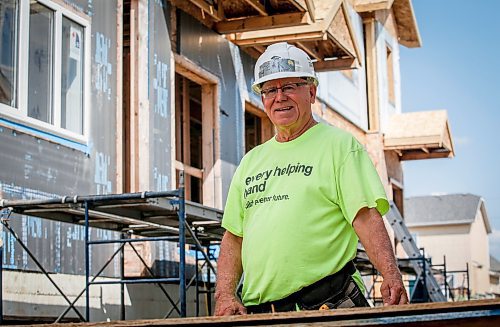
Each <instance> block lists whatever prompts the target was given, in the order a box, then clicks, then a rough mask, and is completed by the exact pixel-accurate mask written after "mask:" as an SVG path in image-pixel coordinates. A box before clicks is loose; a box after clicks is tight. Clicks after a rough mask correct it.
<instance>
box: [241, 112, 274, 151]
mask: <svg viewBox="0 0 500 327" xmlns="http://www.w3.org/2000/svg"><path fill="white" fill-rule="evenodd" d="M273 135H274V127H273V124H272V123H271V120H269V118H268V117H267V115H266V113H265V112H264V111H263V110H260V109H258V108H256V107H254V106H252V105H251V104H249V103H247V104H246V106H245V153H246V152H248V151H250V150H252V149H253V148H255V147H256V146H257V145H259V144H262V143H264V142H266V141H267V140H269V139H270V138H271V137H273Z"/></svg>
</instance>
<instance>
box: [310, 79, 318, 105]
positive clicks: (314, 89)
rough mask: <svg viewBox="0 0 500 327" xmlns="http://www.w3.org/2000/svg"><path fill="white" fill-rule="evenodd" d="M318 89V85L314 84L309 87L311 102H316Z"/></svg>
mask: <svg viewBox="0 0 500 327" xmlns="http://www.w3.org/2000/svg"><path fill="white" fill-rule="evenodd" d="M317 91H318V87H317V86H316V85H314V84H312V85H311V87H309V95H310V96H311V103H315V102H316V92H317Z"/></svg>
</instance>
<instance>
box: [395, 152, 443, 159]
mask: <svg viewBox="0 0 500 327" xmlns="http://www.w3.org/2000/svg"><path fill="white" fill-rule="evenodd" d="M450 157H452V155H451V152H431V153H425V152H422V151H411V152H403V155H402V156H401V160H424V159H439V158H450Z"/></svg>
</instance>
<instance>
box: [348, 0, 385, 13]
mask: <svg viewBox="0 0 500 327" xmlns="http://www.w3.org/2000/svg"><path fill="white" fill-rule="evenodd" d="M393 2H394V0H355V1H354V9H355V10H356V11H357V12H360V13H361V12H369V11H375V10H385V9H391V7H392V3H393Z"/></svg>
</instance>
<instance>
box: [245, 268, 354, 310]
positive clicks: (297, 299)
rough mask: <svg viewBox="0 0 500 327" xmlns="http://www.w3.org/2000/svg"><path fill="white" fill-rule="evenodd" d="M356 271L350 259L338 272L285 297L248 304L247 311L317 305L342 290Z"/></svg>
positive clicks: (292, 308)
mask: <svg viewBox="0 0 500 327" xmlns="http://www.w3.org/2000/svg"><path fill="white" fill-rule="evenodd" d="M355 272H356V267H355V266H354V263H353V262H352V261H349V262H348V263H347V264H346V265H345V266H344V267H343V268H342V269H340V270H339V271H337V272H336V273H334V274H332V275H329V276H326V277H324V278H322V279H320V280H318V281H317V282H315V283H313V284H311V285H309V286H306V287H304V288H302V289H301V290H298V291H297V292H295V293H292V294H290V295H288V296H287V297H285V298H283V299H280V300H276V301H271V302H266V303H261V304H258V305H249V306H247V307H246V308H247V312H248V313H267V312H284V311H296V306H297V305H298V306H299V308H302V307H312V306H315V305H316V304H319V303H321V301H323V300H325V299H328V298H329V297H331V296H332V294H335V293H338V292H341V291H342V290H343V288H344V287H345V285H346V283H347V281H348V280H349V278H350V277H351V276H352V275H353V274H354V273H355Z"/></svg>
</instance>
